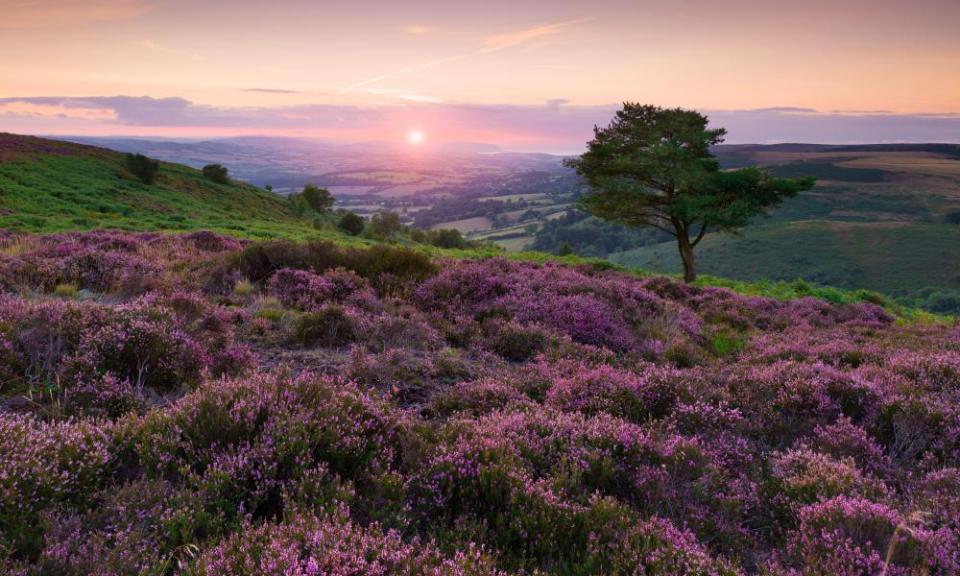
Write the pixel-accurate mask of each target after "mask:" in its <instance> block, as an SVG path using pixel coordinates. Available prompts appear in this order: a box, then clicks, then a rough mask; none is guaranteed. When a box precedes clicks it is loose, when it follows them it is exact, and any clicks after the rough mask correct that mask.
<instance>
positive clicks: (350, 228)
mask: <svg viewBox="0 0 960 576" xmlns="http://www.w3.org/2000/svg"><path fill="white" fill-rule="evenodd" d="M366 225H367V223H366V221H365V220H364V219H363V218H362V217H360V216H358V215H357V214H356V213H355V212H346V213H344V215H343V216H341V217H340V221H339V222H338V223H337V226H338V227H339V228H340V229H341V230H343V231H344V232H346V233H347V234H349V235H351V236H357V235H359V234H362V233H363V229H364V228H365V227H366Z"/></svg>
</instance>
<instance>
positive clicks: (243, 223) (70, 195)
mask: <svg viewBox="0 0 960 576" xmlns="http://www.w3.org/2000/svg"><path fill="white" fill-rule="evenodd" d="M72 151H73V152H75V153H69V154H59V153H57V154H45V153H43V152H36V151H31V152H29V153H24V154H18V155H15V156H14V157H13V158H10V157H9V156H10V155H9V154H8V157H7V158H3V156H2V155H0V228H5V229H9V230H17V231H26V232H37V233H45V232H63V231H71V230H91V229H100V228H111V229H118V230H129V231H154V230H166V231H189V230H199V229H205V230H213V231H216V232H221V233H224V234H230V235H233V236H239V237H245V238H279V237H284V238H317V237H323V236H336V237H338V239H339V236H340V234H339V233H337V232H335V231H333V230H329V231H325V230H320V231H318V230H316V229H315V228H314V226H313V223H312V220H310V219H307V218H303V217H300V216H298V215H296V214H295V213H293V211H292V210H291V208H290V207H289V205H288V204H287V203H286V201H285V200H284V199H283V198H281V197H279V196H277V195H275V194H272V193H270V192H267V191H265V190H261V189H259V188H256V187H253V186H250V185H247V184H243V183H239V182H231V183H229V184H216V183H214V182H211V181H209V180H206V179H204V178H203V176H202V174H201V173H200V171H199V170H194V169H192V168H188V167H186V166H182V165H178V164H171V163H162V166H161V169H160V173H159V175H158V176H157V179H156V181H155V182H154V184H152V185H145V184H142V183H141V182H140V181H138V180H137V179H135V178H134V177H133V176H132V175H131V174H129V173H128V172H127V171H126V168H125V156H124V155H122V154H119V153H114V152H109V151H104V150H99V149H92V148H87V147H77V148H76V149H75V150H72ZM94 151H95V152H94ZM0 152H2V150H0Z"/></svg>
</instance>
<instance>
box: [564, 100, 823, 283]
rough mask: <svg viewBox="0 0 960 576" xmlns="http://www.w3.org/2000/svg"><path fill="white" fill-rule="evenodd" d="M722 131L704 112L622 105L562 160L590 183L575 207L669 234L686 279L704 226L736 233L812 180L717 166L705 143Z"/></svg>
mask: <svg viewBox="0 0 960 576" xmlns="http://www.w3.org/2000/svg"><path fill="white" fill-rule="evenodd" d="M726 133H727V131H726V130H724V129H723V128H715V129H708V128H707V117H706V116H704V115H703V114H700V113H699V112H696V111H694V110H683V109H680V108H675V109H665V108H660V107H657V106H648V105H641V104H634V103H631V102H627V103H624V105H623V109H622V110H620V111H618V112H617V114H616V116H615V117H614V119H613V121H612V122H611V123H610V125H609V126H607V127H606V128H599V127H594V138H593V140H591V141H590V142H589V143H588V144H587V146H588V149H587V152H585V153H584V154H583V155H582V156H580V157H579V158H576V159H572V160H568V161H567V165H568V166H572V167H573V168H576V170H577V173H578V174H580V175H581V176H583V177H584V178H586V180H587V183H589V184H590V187H591V188H592V190H591V192H590V193H588V194H587V195H585V196H584V197H582V198H581V199H580V202H579V205H580V207H581V208H582V209H583V210H586V211H587V212H589V213H591V214H593V215H594V216H597V217H599V218H603V219H605V220H612V221H615V222H620V223H622V224H625V225H627V226H638V227H640V226H652V227H654V228H657V229H659V230H662V231H664V232H666V233H668V234H670V235H671V236H673V237H675V238H676V239H677V247H678V248H679V250H680V259H681V260H682V261H683V279H684V280H685V281H686V282H693V281H694V280H696V278H697V271H696V266H695V264H694V254H693V249H694V248H695V247H696V246H697V244H699V243H700V241H701V240H703V237H704V235H705V234H706V233H707V232H708V231H711V230H712V231H723V232H736V231H738V230H739V229H740V228H743V227H744V226H746V225H747V224H748V223H749V222H750V219H751V218H752V217H754V216H757V215H760V214H765V213H766V211H767V209H768V208H770V207H773V206H776V205H777V204H779V203H780V202H782V201H783V199H784V198H789V197H792V196H796V194H797V193H798V192H800V191H802V190H807V189H809V188H810V187H812V186H813V183H814V180H813V179H812V178H799V179H788V178H775V177H773V176H771V175H770V174H769V173H767V172H766V171H764V170H761V169H758V168H743V169H739V170H721V169H720V164H719V163H718V162H717V160H716V158H714V156H713V154H712V153H711V151H710V147H711V146H713V145H715V144H719V143H721V142H723V137H724V135H725V134H726Z"/></svg>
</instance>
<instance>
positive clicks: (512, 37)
mask: <svg viewBox="0 0 960 576" xmlns="http://www.w3.org/2000/svg"><path fill="white" fill-rule="evenodd" d="M590 20H592V18H578V19H576V20H567V21H564V22H554V23H550V24H540V25H537V26H531V27H529V28H525V29H523V30H515V31H513V32H507V33H504V34H496V35H493V36H488V37H487V38H485V39H484V40H483V47H482V48H479V49H477V50H474V51H473V52H464V53H462V54H454V55H452V56H446V57H444V58H437V59H434V60H429V61H427V62H423V63H420V64H411V65H409V66H403V67H402V68H397V69H396V70H392V71H390V72H386V73H384V74H380V75H379V76H374V77H372V78H367V79H366V80H361V81H360V82H356V83H354V84H351V85H349V86H346V87H344V88H343V89H342V92H357V91H363V92H370V90H369V89H368V88H367V87H368V86H371V85H373V84H379V83H380V82H383V81H385V80H390V79H393V78H398V77H400V76H406V75H408V74H412V73H414V72H421V71H423V70H429V69H431V68H436V67H438V66H442V65H444V64H450V63H452V62H457V61H459V60H463V59H465V58H471V57H474V56H482V55H484V54H491V53H493V52H498V51H500V50H506V49H508V48H515V47H519V46H522V45H524V44H527V43H530V42H533V41H535V40H541V39H544V38H546V37H549V36H554V35H556V34H558V33H559V32H560V31H561V30H563V29H565V28H569V27H571V26H574V25H576V24H581V23H584V22H589V21H590Z"/></svg>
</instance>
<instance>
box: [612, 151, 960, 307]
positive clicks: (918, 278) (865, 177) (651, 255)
mask: <svg viewBox="0 0 960 576" xmlns="http://www.w3.org/2000/svg"><path fill="white" fill-rule="evenodd" d="M718 156H719V157H720V159H721V161H722V162H723V163H724V164H725V165H727V166H742V165H751V164H752V165H761V166H764V167H766V168H768V169H769V170H771V171H772V172H773V173H774V174H777V175H779V176H789V177H794V176H807V175H809V176H815V177H817V178H818V184H817V187H816V188H815V189H814V190H812V191H811V192H808V193H805V194H801V195H800V196H799V197H797V198H795V199H792V200H789V201H787V202H786V203H785V204H784V205H783V206H782V207H781V208H780V209H778V210H776V211H775V212H773V213H772V214H771V216H770V217H769V218H764V219H760V220H758V221H757V222H756V223H755V225H754V226H753V227H751V228H749V229H747V230H746V231H745V232H744V234H743V235H742V236H730V235H724V234H713V235H709V236H708V237H707V238H706V239H705V240H704V242H703V244H702V245H701V247H700V249H699V264H700V269H701V270H702V271H703V272H705V273H709V274H715V275H718V276H724V277H728V278H736V279H740V280H748V281H754V280H759V279H764V278H767V279H773V280H793V279H796V278H802V279H805V280H807V281H812V282H817V283H821V284H826V285H831V286H840V287H846V288H867V289H871V290H878V291H881V292H884V293H887V294H891V295H895V296H898V297H901V298H904V299H905V301H908V302H911V303H915V304H920V305H924V306H926V307H928V308H930V309H932V310H937V311H944V312H946V311H956V309H960V308H958V306H960V256H958V252H957V246H960V225H957V224H955V223H953V222H955V221H956V219H957V218H960V147H956V146H952V147H951V146H946V145H943V146H940V145H914V146H906V145H904V146H900V147H888V146H861V147H823V146H798V145H785V146H735V147H726V148H724V149H721V150H720V151H719V153H718ZM610 259H611V260H613V261H615V262H617V263H620V264H623V265H627V266H637V267H641V268H645V269H649V270H652V271H657V272H674V271H677V270H679V269H680V262H679V258H678V257H677V254H676V247H675V246H674V245H673V244H672V243H667V244H659V245H653V246H645V247H642V248H635V249H632V250H627V251H622V252H618V253H614V254H611V255H610ZM948 300H949V301H950V302H954V304H950V302H948Z"/></svg>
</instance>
